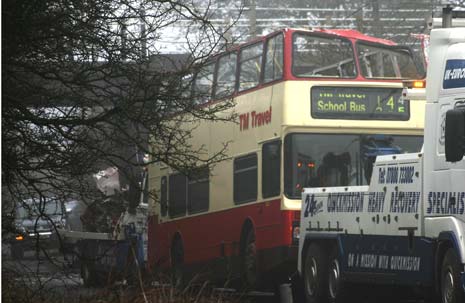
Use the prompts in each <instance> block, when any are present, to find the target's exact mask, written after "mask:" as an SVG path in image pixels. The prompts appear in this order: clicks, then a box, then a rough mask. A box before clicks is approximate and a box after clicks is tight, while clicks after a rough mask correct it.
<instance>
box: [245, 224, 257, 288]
mask: <svg viewBox="0 0 465 303" xmlns="http://www.w3.org/2000/svg"><path fill="white" fill-rule="evenodd" d="M242 277H243V282H244V287H245V288H249V289H250V288H254V287H255V285H256V283H257V280H258V275H257V246H256V244H255V233H254V232H253V230H249V231H248V233H247V235H246V237H245V240H244V247H243V251H242Z"/></svg>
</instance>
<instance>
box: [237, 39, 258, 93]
mask: <svg viewBox="0 0 465 303" xmlns="http://www.w3.org/2000/svg"><path fill="white" fill-rule="evenodd" d="M262 54H263V43H261V42H260V43H256V44H253V45H251V46H247V47H245V48H243V49H242V50H241V52H240V57H239V91H243V90H246V89H249V88H253V87H255V86H257V85H258V83H259V82H260V72H261V65H262Z"/></svg>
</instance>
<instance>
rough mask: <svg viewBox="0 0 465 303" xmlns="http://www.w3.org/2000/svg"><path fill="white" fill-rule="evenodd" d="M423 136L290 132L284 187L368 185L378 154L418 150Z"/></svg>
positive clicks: (292, 192) (294, 194) (292, 194)
mask: <svg viewBox="0 0 465 303" xmlns="http://www.w3.org/2000/svg"><path fill="white" fill-rule="evenodd" d="M422 139H423V138H422V137H421V136H401V135H351V134H347V135H334V134H290V135H288V136H286V138H285V141H284V163H285V165H284V190H285V193H286V195H287V196H288V197H289V198H299V197H300V195H301V194H302V189H303V188H305V187H328V186H350V185H366V184H368V183H369V181H370V178H371V173H372V170H373V163H374V161H375V159H376V156H378V155H388V154H397V153H406V152H418V151H420V149H421V145H422V143H423V140H422Z"/></svg>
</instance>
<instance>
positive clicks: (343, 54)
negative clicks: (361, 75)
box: [292, 33, 357, 78]
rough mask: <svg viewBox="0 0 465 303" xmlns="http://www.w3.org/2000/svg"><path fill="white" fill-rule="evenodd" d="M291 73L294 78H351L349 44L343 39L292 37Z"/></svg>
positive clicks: (298, 34) (299, 35)
mask: <svg viewBox="0 0 465 303" xmlns="http://www.w3.org/2000/svg"><path fill="white" fill-rule="evenodd" d="M292 50H293V53H292V56H293V60H292V72H293V74H294V76H296V77H331V78H354V77H355V76H356V75H357V73H356V69H355V63H354V61H355V60H354V52H353V50H352V44H351V42H350V41H349V40H347V39H344V38H339V37H337V38H336V37H335V38H326V37H320V36H315V35H310V34H308V33H296V34H294V40H293V46H292Z"/></svg>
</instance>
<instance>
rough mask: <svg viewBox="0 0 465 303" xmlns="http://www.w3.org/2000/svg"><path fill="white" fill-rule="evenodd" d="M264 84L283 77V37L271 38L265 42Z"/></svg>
mask: <svg viewBox="0 0 465 303" xmlns="http://www.w3.org/2000/svg"><path fill="white" fill-rule="evenodd" d="M264 74H265V76H264V82H265V83H266V82H271V81H274V80H278V79H281V78H282V76H283V35H282V34H280V35H278V36H274V37H271V38H270V39H268V41H267V42H266V54H265V66H264Z"/></svg>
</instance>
